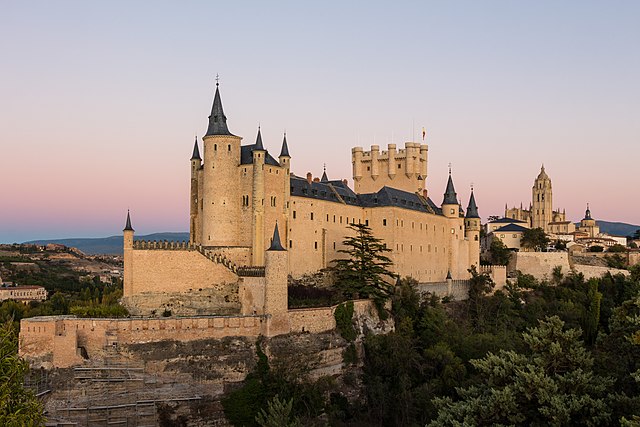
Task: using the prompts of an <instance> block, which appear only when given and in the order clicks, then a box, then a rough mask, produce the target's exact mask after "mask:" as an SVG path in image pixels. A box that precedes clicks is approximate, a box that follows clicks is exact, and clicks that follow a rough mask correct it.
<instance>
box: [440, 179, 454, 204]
mask: <svg viewBox="0 0 640 427" xmlns="http://www.w3.org/2000/svg"><path fill="white" fill-rule="evenodd" d="M442 204H443V205H457V204H458V195H457V194H456V189H455V188H454V187H453V179H452V178H451V172H449V180H448V181H447V189H446V190H445V192H444V200H443V201H442Z"/></svg>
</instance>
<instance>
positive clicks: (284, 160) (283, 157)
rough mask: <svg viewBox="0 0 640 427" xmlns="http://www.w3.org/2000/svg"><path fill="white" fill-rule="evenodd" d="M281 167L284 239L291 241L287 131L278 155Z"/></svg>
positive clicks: (289, 169) (289, 168)
mask: <svg viewBox="0 0 640 427" xmlns="http://www.w3.org/2000/svg"><path fill="white" fill-rule="evenodd" d="M278 161H279V163H280V167H282V168H283V169H284V173H285V179H284V192H283V193H284V194H283V199H282V224H284V231H283V233H282V237H283V240H284V242H285V246H286V242H288V241H289V200H290V198H291V179H290V175H291V156H290V155H289V146H288V145H287V133H286V132H285V133H284V137H283V138H282V149H281V150H280V156H278Z"/></svg>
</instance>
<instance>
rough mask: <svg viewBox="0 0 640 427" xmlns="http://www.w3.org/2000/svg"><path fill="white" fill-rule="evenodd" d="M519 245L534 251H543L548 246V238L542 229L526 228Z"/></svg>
mask: <svg viewBox="0 0 640 427" xmlns="http://www.w3.org/2000/svg"><path fill="white" fill-rule="evenodd" d="M520 244H521V245H522V246H523V247H525V248H527V249H533V250H535V251H543V250H545V249H546V248H547V246H548V245H549V237H547V234H546V233H545V232H544V230H543V229H542V228H528V229H527V230H525V231H524V232H523V233H522V239H521V240H520Z"/></svg>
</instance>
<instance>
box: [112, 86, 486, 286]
mask: <svg viewBox="0 0 640 427" xmlns="http://www.w3.org/2000/svg"><path fill="white" fill-rule="evenodd" d="M241 142H242V138H241V137H239V136H236V135H234V134H232V133H231V131H230V130H229V127H228V124H227V117H226V115H225V113H224V110H223V107H222V100H221V96H220V90H219V87H218V84H216V92H215V96H214V100H213V106H212V109H211V115H210V116H209V122H208V127H207V131H206V134H205V135H204V137H203V138H202V143H203V147H202V148H203V154H204V155H203V156H202V157H204V159H203V158H202V157H201V155H200V147H199V145H198V141H197V140H196V142H195V144H194V148H193V155H192V156H191V160H190V167H191V191H190V239H189V243H188V244H187V245H186V247H188V248H190V250H191V251H192V252H193V253H194V256H195V255H197V256H198V257H200V258H201V259H200V261H202V260H203V259H204V260H206V259H205V258H204V257H202V255H204V256H205V257H209V258H211V259H213V260H214V261H216V262H218V261H220V262H224V263H225V264H226V265H228V266H232V268H231V269H230V272H231V273H237V271H238V269H240V271H242V269H246V268H248V267H251V268H263V267H264V266H265V253H266V249H267V248H268V247H269V246H270V244H271V237H272V233H273V230H274V228H275V226H276V224H277V225H278V226H279V230H280V238H281V240H282V242H283V246H284V247H285V248H286V250H287V252H288V261H287V265H285V266H284V269H285V271H286V273H287V274H289V275H290V276H292V277H300V276H302V275H305V274H310V273H315V272H317V271H319V270H321V269H323V268H326V267H328V266H330V263H331V261H332V260H334V259H337V258H339V257H341V256H344V255H343V254H341V253H340V252H339V250H340V249H343V248H344V247H343V245H342V241H343V240H344V238H345V236H346V235H347V234H349V232H350V230H349V229H348V225H349V224H353V223H357V224H366V225H368V226H369V227H370V228H371V230H372V232H373V234H374V235H375V236H376V237H378V238H380V239H382V240H383V241H384V242H385V244H386V245H387V247H388V248H389V249H390V250H391V252H390V255H389V256H390V258H391V260H392V261H393V264H394V268H395V272H396V273H397V274H399V275H400V276H411V277H413V278H415V279H416V280H418V281H419V282H439V281H443V280H445V279H446V277H447V276H448V275H449V276H452V277H453V278H455V279H464V278H467V277H468V274H469V273H468V271H467V270H468V269H469V268H470V267H471V266H473V265H475V266H477V265H478V263H479V233H480V217H479V215H478V209H477V206H476V202H475V198H474V196H473V192H472V194H471V196H470V200H469V204H468V208H467V211H466V216H465V215H464V213H463V212H464V211H463V210H462V208H461V206H460V205H459V201H458V197H457V194H456V192H455V188H454V185H453V179H452V177H451V173H450V174H449V179H448V183H447V187H446V191H445V193H444V200H443V202H442V204H441V205H440V206H438V205H436V204H435V203H434V202H433V201H432V200H431V199H430V198H429V197H428V196H427V190H426V178H427V153H428V146H427V145H426V144H419V143H414V142H407V143H406V144H405V148H404V149H397V148H396V145H395V144H389V145H388V148H387V150H386V151H382V152H381V151H380V147H379V146H377V145H373V146H371V150H370V151H364V150H363V148H362V147H355V148H353V149H352V163H353V179H354V183H355V191H354V190H352V189H351V188H349V186H348V185H347V183H346V180H345V181H341V180H330V179H329V178H328V177H327V174H326V171H325V173H324V174H323V176H322V178H315V179H313V178H312V176H311V174H307V176H306V177H299V176H296V175H294V174H293V173H291V155H290V154H289V147H288V143H287V138H286V134H285V136H284V138H283V141H282V145H281V149H280V154H279V156H278V158H277V159H276V158H274V157H273V156H272V155H271V154H270V153H269V151H268V150H267V149H266V148H265V146H264V143H263V140H262V134H261V131H260V128H258V134H257V137H256V141H255V143H254V144H249V145H242V144H241ZM128 232H129V231H128V230H125V272H124V274H125V279H124V281H125V282H124V283H125V285H124V295H125V297H128V296H132V295H136V294H138V293H140V292H146V291H151V290H153V289H163V288H164V287H165V286H169V287H171V289H173V290H177V289H187V288H188V289H195V288H198V289H199V288H202V287H203V286H202V283H200V281H199V276H198V274H196V273H194V272H193V271H192V270H194V269H196V268H197V267H196V265H198V263H197V262H189V261H188V260H187V259H186V258H185V259H173V258H175V257H173V258H172V257H169V256H167V253H169V252H170V251H171V249H167V250H165V251H163V250H161V248H160V247H154V250H153V251H150V250H149V249H150V248H151V245H152V243H151V242H138V241H136V242H135V243H134V242H133V236H132V235H131V236H128V237H127V233H128ZM198 252H200V253H198ZM196 259H197V257H196ZM180 263H183V264H182V265H180ZM182 270H191V272H187V273H181V274H179V275H178V276H176V275H175V273H176V272H177V271H182ZM163 272H164V273H166V275H165V276H164V277H163ZM223 279H224V280H231V279H232V278H229V277H223ZM158 286H159V287H158Z"/></svg>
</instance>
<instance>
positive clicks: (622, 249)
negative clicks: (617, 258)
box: [607, 243, 627, 253]
mask: <svg viewBox="0 0 640 427" xmlns="http://www.w3.org/2000/svg"><path fill="white" fill-rule="evenodd" d="M607 252H618V253H622V252H627V248H625V247H624V245H621V244H619V243H616V244H615V245H613V246H611V247H609V249H607Z"/></svg>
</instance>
